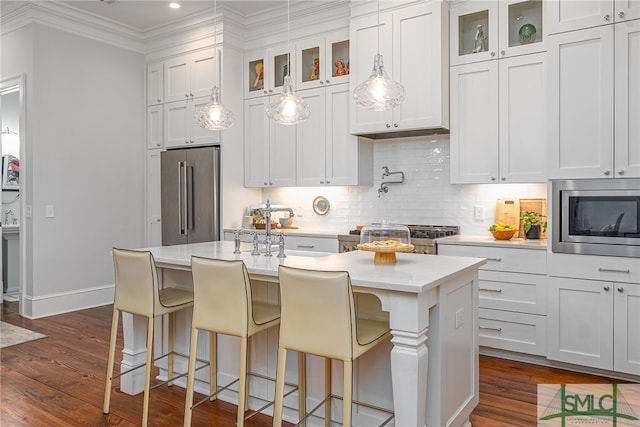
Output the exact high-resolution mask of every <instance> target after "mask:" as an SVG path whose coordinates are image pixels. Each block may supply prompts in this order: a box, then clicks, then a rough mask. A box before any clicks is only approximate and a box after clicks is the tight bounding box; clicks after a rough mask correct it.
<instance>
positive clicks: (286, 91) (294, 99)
mask: <svg viewBox="0 0 640 427" xmlns="http://www.w3.org/2000/svg"><path fill="white" fill-rule="evenodd" d="M289 15H290V11H289V0H287V63H288V66H287V75H286V76H284V84H283V86H282V94H281V95H280V96H278V97H277V98H276V99H274V100H273V101H271V102H270V103H269V105H268V106H267V116H268V117H269V118H270V119H272V120H273V121H274V122H276V123H280V124H282V125H295V124H296V123H300V122H303V121H305V120H306V119H308V118H309V115H311V110H310V108H309V105H308V104H307V103H306V102H304V100H303V99H301V98H298V96H296V94H295V92H294V91H293V85H292V84H291V60H290V57H291V53H290V51H291V49H290V48H289V19H290V18H289Z"/></svg>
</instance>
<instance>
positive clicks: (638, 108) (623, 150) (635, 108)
mask: <svg viewBox="0 0 640 427" xmlns="http://www.w3.org/2000/svg"><path fill="white" fill-rule="evenodd" d="M636 3H637V4H638V6H637V8H636V9H635V10H636V13H637V14H638V15H640V2H636ZM614 33H615V41H614V43H615V52H616V53H615V66H614V67H615V77H614V79H615V95H614V96H615V110H614V124H615V125H614V129H615V130H614V137H615V139H614V153H615V154H614V167H615V174H614V176H616V177H640V120H638V118H639V117H640V19H636V20H635V21H627V22H624V23H620V24H616V25H615V26H614Z"/></svg>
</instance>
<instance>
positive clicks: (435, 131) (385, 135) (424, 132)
mask: <svg viewBox="0 0 640 427" xmlns="http://www.w3.org/2000/svg"><path fill="white" fill-rule="evenodd" d="M354 135H356V136H361V137H363V138H369V139H375V140H378V139H392V138H408V137H412V136H432V135H449V129H445V128H426V129H413V130H397V131H390V132H376V133H357V134H354Z"/></svg>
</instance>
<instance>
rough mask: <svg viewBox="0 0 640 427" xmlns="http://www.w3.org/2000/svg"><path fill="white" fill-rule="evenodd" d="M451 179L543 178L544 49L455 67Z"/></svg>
mask: <svg viewBox="0 0 640 427" xmlns="http://www.w3.org/2000/svg"><path fill="white" fill-rule="evenodd" d="M450 81H451V137H450V138H451V182H452V183H457V184H463V183H496V182H504V183H522V182H545V181H546V177H547V174H546V165H547V157H546V150H545V144H544V140H545V136H546V112H545V106H546V59H545V54H543V53H537V54H531V55H522V56H516V57H513V58H505V59H501V60H499V61H484V62H477V63H470V64H466V65H459V66H455V67H451V80H450Z"/></svg>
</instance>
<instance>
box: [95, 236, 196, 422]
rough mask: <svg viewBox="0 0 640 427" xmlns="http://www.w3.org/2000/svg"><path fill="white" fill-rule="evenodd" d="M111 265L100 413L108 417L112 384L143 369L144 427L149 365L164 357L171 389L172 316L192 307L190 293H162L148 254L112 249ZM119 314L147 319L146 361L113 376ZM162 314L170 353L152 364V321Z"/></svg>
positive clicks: (153, 262)
mask: <svg viewBox="0 0 640 427" xmlns="http://www.w3.org/2000/svg"><path fill="white" fill-rule="evenodd" d="M113 264H114V266H115V287H116V289H115V298H114V303H113V318H112V320H111V339H110V341H109V360H108V365H107V380H106V384H105V388H104V406H103V412H104V413H105V414H108V413H109V404H110V400H111V385H112V382H113V380H114V379H115V378H118V377H120V376H122V375H124V374H126V373H128V372H131V371H133V370H135V369H138V368H141V367H143V366H146V371H145V380H144V407H143V410H142V411H143V412H142V425H143V426H146V425H147V423H148V420H149V383H150V380H151V367H152V362H154V361H157V360H159V359H161V358H163V357H167V358H168V375H167V378H168V380H167V381H166V382H167V383H168V384H169V385H171V382H172V380H173V379H175V378H173V354H174V352H173V328H174V313H175V312H176V311H178V310H183V309H185V308H188V307H191V306H193V292H191V291H187V290H183V289H178V288H172V287H168V288H163V289H161V288H160V287H159V284H158V272H157V270H156V265H155V261H154V259H153V255H151V252H148V251H132V250H127V249H116V248H113ZM120 312H126V313H131V314H137V315H139V316H144V317H146V318H147V359H146V363H145V364H142V365H139V366H136V367H134V368H132V369H129V370H128V371H125V372H121V373H120V374H118V375H116V376H113V364H114V356H115V351H116V337H117V335H118V320H119V318H120ZM165 314H168V315H169V331H168V335H169V337H168V338H169V343H168V344H169V345H168V347H169V349H168V351H169V352H168V353H167V354H165V355H162V356H160V357H157V358H156V359H155V360H152V353H153V324H154V319H155V318H156V317H158V316H163V315H165Z"/></svg>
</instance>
